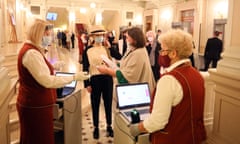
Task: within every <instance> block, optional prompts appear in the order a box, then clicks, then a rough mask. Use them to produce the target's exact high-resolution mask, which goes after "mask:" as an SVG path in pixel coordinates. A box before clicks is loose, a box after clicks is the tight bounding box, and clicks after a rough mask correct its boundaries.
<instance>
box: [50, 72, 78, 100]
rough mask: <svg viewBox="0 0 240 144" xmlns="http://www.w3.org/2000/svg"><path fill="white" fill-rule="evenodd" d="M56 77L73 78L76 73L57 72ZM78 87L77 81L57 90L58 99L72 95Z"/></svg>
mask: <svg viewBox="0 0 240 144" xmlns="http://www.w3.org/2000/svg"><path fill="white" fill-rule="evenodd" d="M55 75H56V76H73V75H74V73H67V72H56V74H55ZM76 85H77V81H76V80H74V81H72V82H71V83H69V84H66V85H65V86H64V87H62V88H58V89H57V98H63V97H65V96H67V95H70V94H71V93H72V92H74V90H75V88H76Z"/></svg>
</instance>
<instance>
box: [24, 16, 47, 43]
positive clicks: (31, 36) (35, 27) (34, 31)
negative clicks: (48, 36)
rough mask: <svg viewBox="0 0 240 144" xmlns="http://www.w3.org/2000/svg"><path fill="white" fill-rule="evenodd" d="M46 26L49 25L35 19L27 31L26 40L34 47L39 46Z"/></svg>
mask: <svg viewBox="0 0 240 144" xmlns="http://www.w3.org/2000/svg"><path fill="white" fill-rule="evenodd" d="M48 25H49V23H48V22H47V21H44V20H41V19H36V20H35V21H34V22H33V24H32V25H31V26H30V28H29V30H28V33H27V39H28V40H30V41H32V42H33V43H34V44H36V45H40V44H41V42H42V37H43V35H44V32H45V31H46V30H47V26H48Z"/></svg>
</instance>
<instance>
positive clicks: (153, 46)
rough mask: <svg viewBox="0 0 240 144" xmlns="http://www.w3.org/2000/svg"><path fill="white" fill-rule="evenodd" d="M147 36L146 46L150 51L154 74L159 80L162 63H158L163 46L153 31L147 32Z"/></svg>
mask: <svg viewBox="0 0 240 144" xmlns="http://www.w3.org/2000/svg"><path fill="white" fill-rule="evenodd" d="M146 37H147V43H146V48H147V51H148V55H149V59H150V64H151V67H152V71H153V75H154V78H155V80H156V81H157V80H158V79H159V78H160V65H159V63H158V56H159V50H160V49H161V46H160V43H159V42H158V40H157V39H155V34H154V32H153V31H148V32H147V33H146Z"/></svg>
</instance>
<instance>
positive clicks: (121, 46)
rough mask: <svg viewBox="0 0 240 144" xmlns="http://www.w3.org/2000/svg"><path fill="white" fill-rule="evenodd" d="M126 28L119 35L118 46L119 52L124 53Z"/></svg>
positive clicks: (125, 49) (125, 48)
mask: <svg viewBox="0 0 240 144" xmlns="http://www.w3.org/2000/svg"><path fill="white" fill-rule="evenodd" d="M126 34H127V29H125V30H123V31H122V32H121V34H120V36H119V41H118V48H119V53H120V54H121V55H124V54H125V53H126V51H127V41H126Z"/></svg>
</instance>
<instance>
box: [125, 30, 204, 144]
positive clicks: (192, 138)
mask: <svg viewBox="0 0 240 144" xmlns="http://www.w3.org/2000/svg"><path fill="white" fill-rule="evenodd" d="M160 43H161V47H162V50H161V51H160V59H161V61H160V62H161V63H160V65H165V66H168V68H167V69H166V73H165V74H164V75H163V76H162V77H161V78H160V79H159V81H158V83H157V88H156V93H155V95H154V96H153V98H152V99H151V104H150V107H151V108H150V109H151V114H150V116H149V117H148V118H146V119H145V120H144V121H141V122H140V123H136V124H131V125H130V133H131V134H132V136H134V137H135V136H138V135H139V134H141V133H146V132H147V133H150V141H151V143H152V144H177V143H178V144H201V143H202V142H203V141H204V140H206V131H205V127H204V121H203V110H204V97H205V89H204V80H203V78H202V76H201V75H200V73H199V72H198V71H197V70H196V69H195V68H193V67H192V66H191V62H190V59H189V58H188V57H189V56H190V55H191V54H192V49H193V45H192V36H191V35H190V34H188V33H187V32H184V31H182V30H170V31H169V32H167V33H164V34H162V35H161V36H160Z"/></svg>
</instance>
